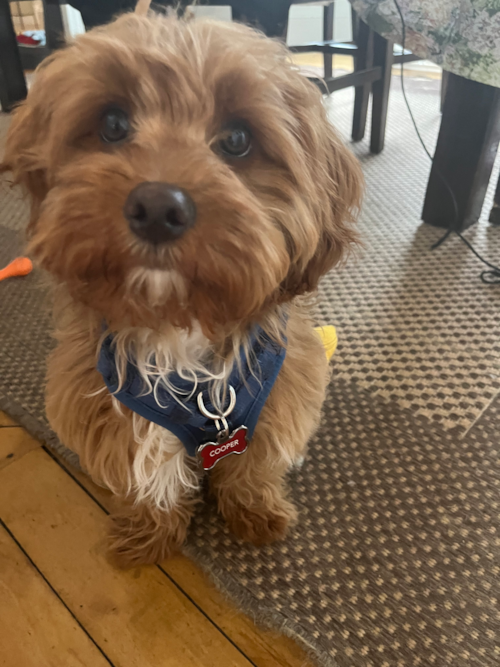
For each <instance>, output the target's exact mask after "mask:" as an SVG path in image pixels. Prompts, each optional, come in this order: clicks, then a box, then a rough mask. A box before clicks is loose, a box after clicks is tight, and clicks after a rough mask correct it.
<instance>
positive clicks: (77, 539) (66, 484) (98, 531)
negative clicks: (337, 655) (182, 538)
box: [0, 413, 310, 667]
mask: <svg viewBox="0 0 500 667" xmlns="http://www.w3.org/2000/svg"><path fill="white" fill-rule="evenodd" d="M110 500H111V498H110V494H109V493H108V492H107V491H105V490H103V489H101V488H99V487H97V486H96V485H94V484H93V483H92V482H91V481H90V480H89V479H88V478H87V477H86V476H85V475H83V474H82V473H80V472H79V471H76V470H74V469H72V468H71V467H70V466H69V465H68V464H67V463H66V462H64V461H63V460H61V459H59V458H57V457H55V456H54V455H53V454H52V453H51V452H48V451H46V450H45V449H44V448H43V447H42V446H41V445H40V443H39V442H37V441H36V440H34V439H33V438H31V437H30V436H29V435H28V434H27V433H26V431H24V429H23V428H21V427H20V426H17V425H16V424H15V423H14V422H13V421H12V420H10V419H9V418H8V417H7V416H6V415H4V414H2V413H0V666H1V667H73V666H75V667H76V666H79V667H101V666H102V667H104V666H105V665H108V667H109V665H113V666H114V667H170V666H172V667H191V666H192V667H195V666H196V667H216V666H217V667H250V666H251V665H254V666H257V667H278V666H279V667H309V665H310V663H309V661H308V660H307V658H306V657H305V655H304V653H303V652H302V650H301V649H299V647H298V646H297V645H296V644H295V643H294V642H292V641H291V640H289V639H287V638H285V637H283V636H281V635H278V634H276V633H274V632H268V631H262V630H259V629H258V628H256V626H255V625H254V624H253V622H252V621H251V620H250V619H249V618H247V617H246V616H245V615H243V614H242V613H240V612H239V611H238V610H237V609H236V608H235V607H234V606H233V605H231V604H230V603H228V602H227V601H226V600H225V599H224V598H223V596H222V595H221V594H220V593H219V592H218V591H217V590H216V589H215V588H214V587H213V585H212V584H211V583H210V582H209V581H208V579H207V578H206V577H205V575H204V574H203V573H202V572H201V571H200V570H199V569H198V568H197V567H196V565H195V564H194V563H193V562H192V561H190V560H188V559H187V558H185V557H183V556H176V557H175V558H173V559H170V560H168V561H166V562H165V563H162V565H161V566H159V567H153V566H150V567H143V568H137V569H136V570H132V571H128V572H122V571H119V570H116V569H114V568H113V567H112V566H111V565H110V564H109V563H108V561H107V560H106V557H105V543H104V542H105V532H106V522H107V516H106V514H107V510H108V508H109V506H110Z"/></svg>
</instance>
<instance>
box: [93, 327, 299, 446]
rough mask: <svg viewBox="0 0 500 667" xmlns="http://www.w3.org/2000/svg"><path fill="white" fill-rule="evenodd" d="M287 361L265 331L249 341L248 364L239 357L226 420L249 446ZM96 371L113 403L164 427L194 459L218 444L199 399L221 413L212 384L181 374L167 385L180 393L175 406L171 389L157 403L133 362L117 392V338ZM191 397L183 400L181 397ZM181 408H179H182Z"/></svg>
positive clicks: (105, 346) (158, 396)
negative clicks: (206, 445) (209, 444)
mask: <svg viewBox="0 0 500 667" xmlns="http://www.w3.org/2000/svg"><path fill="white" fill-rule="evenodd" d="M285 355H286V348H285V347H284V346H283V345H280V344H278V343H277V342H275V341H273V340H272V339H271V338H270V337H269V336H268V335H267V334H266V333H265V332H264V330H263V329H262V328H261V327H257V328H256V329H255V331H254V333H253V335H252V337H251V345H250V354H249V357H250V360H251V368H250V366H249V363H248V359H247V355H246V354H245V353H244V351H243V350H241V352H240V368H238V367H237V365H236V364H235V365H234V368H233V370H232V372H231V374H230V376H229V380H228V385H230V386H232V387H233V388H234V390H235V392H236V405H235V407H234V409H233V411H232V412H231V414H230V415H228V417H227V422H228V425H229V430H230V431H232V430H234V429H237V428H239V427H240V426H246V427H247V429H248V431H247V437H248V440H250V439H251V438H252V435H253V432H254V430H255V426H256V425H257V421H258V419H259V415H260V413H261V410H262V408H263V407H264V404H265V402H266V400H267V397H268V396H269V393H270V391H271V389H272V388H273V385H274V383H275V381H276V378H277V377H278V373H279V372H280V369H281V366H282V365H283V361H284V359H285ZM97 370H98V371H99V372H100V373H101V375H102V378H103V380H104V382H105V384H106V386H107V388H108V389H109V391H110V392H111V393H112V394H113V396H114V397H115V398H117V399H118V400H119V401H120V402H121V403H123V405H125V406H126V407H127V408H129V409H130V410H132V411H133V412H137V414H139V415H141V417H144V418H145V419H148V420H149V421H152V422H154V423H155V424H159V425H160V426H163V428H166V429H168V430H169V431H171V432H172V433H173V434H174V435H176V436H177V437H178V438H179V439H180V440H181V442H182V443H183V445H184V447H185V448H186V451H187V453H188V454H189V455H190V456H195V455H196V450H197V449H198V447H199V445H201V444H203V443H205V442H207V441H209V440H214V439H215V437H216V435H217V428H216V427H215V424H214V421H213V420H212V419H208V418H207V417H205V416H204V415H203V414H202V413H201V412H200V411H199V409H198V405H197V396H198V394H199V392H200V391H202V392H203V401H204V404H205V407H206V408H207V410H208V411H209V412H215V413H216V412H217V410H215V408H214V406H213V405H212V403H211V401H210V398H209V392H208V387H209V385H208V382H204V383H202V382H199V383H198V386H197V388H196V391H193V390H194V383H193V382H192V381H189V380H185V379H183V378H181V377H180V376H179V375H178V374H177V373H172V374H171V375H170V376H169V382H170V383H171V384H172V386H174V387H175V388H176V389H177V391H178V394H177V400H176V398H174V397H173V396H172V394H171V393H170V392H169V391H168V389H167V388H166V387H165V386H163V385H161V384H160V385H159V386H158V388H157V391H156V398H155V395H154V394H153V392H150V393H147V394H145V393H144V392H145V386H144V380H143V379H142V378H141V376H140V375H139V373H138V371H137V367H136V366H135V365H134V364H133V363H131V362H129V363H128V364H127V369H126V378H125V381H124V383H123V386H122V387H121V388H120V389H118V373H117V369H116V360H115V353H114V345H113V336H112V335H109V336H108V337H107V338H106V339H105V340H104V342H103V344H102V347H101V350H100V353H99V360H98V363H97ZM183 396H185V397H188V398H186V399H185V400H182V397H183ZM179 402H180V403H182V404H180V403H179Z"/></svg>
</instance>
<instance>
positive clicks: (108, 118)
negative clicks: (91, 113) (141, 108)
mask: <svg viewBox="0 0 500 667" xmlns="http://www.w3.org/2000/svg"><path fill="white" fill-rule="evenodd" d="M129 132H130V122H129V119H128V115H127V112H126V111H123V109H118V108H114V109H108V110H107V111H106V113H105V114H104V115H103V117H102V119H101V139H102V140H103V141H105V142H106V143H110V144H111V143H116V142H117V141H123V139H126V138H127V136H128V133H129Z"/></svg>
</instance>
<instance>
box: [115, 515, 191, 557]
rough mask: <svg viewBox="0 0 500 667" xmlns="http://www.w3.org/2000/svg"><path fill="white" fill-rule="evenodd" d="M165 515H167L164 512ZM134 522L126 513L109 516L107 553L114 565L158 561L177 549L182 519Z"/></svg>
mask: <svg viewBox="0 0 500 667" xmlns="http://www.w3.org/2000/svg"><path fill="white" fill-rule="evenodd" d="M167 516H168V515H167ZM142 519H143V521H137V516H135V515H133V514H132V515H130V514H126V513H121V514H117V515H115V516H112V517H111V528H110V531H109V553H110V558H111V560H112V562H113V564H114V565H116V566H117V567H120V568H123V569H127V568H132V567H137V566H139V565H150V564H154V563H161V562H162V561H163V560H165V559H166V558H169V557H170V556H171V555H172V554H173V553H175V552H176V551H178V549H179V548H180V546H181V545H182V543H183V542H184V540H185V537H186V528H187V525H186V524H185V523H184V522H174V525H172V522H169V521H165V523H159V522H154V521H144V517H142Z"/></svg>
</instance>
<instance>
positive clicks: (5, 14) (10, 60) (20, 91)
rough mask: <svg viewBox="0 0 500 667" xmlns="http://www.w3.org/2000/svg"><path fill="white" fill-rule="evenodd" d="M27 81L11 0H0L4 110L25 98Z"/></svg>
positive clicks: (0, 82)
mask: <svg viewBox="0 0 500 667" xmlns="http://www.w3.org/2000/svg"><path fill="white" fill-rule="evenodd" d="M26 95H27V90H26V81H25V79H24V72H23V68H22V65H21V58H20V56H19V49H18V46H17V40H16V33H15V31H14V26H13V24H12V17H11V15H10V8H9V1H8V0H0V104H1V105H2V111H10V110H11V109H12V107H13V106H14V105H15V104H17V103H18V102H20V101H21V100H24V98H25V97H26Z"/></svg>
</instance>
